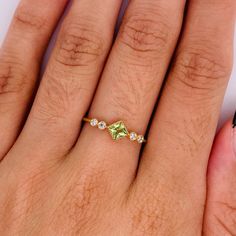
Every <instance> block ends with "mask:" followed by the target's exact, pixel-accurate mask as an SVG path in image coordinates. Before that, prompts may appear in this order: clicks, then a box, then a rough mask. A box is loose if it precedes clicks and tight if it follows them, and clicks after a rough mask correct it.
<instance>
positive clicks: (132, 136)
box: [129, 132, 138, 141]
mask: <svg viewBox="0 0 236 236" xmlns="http://www.w3.org/2000/svg"><path fill="white" fill-rule="evenodd" d="M137 136H138V135H137V134H136V133H135V132H131V133H130V134H129V138H130V140H131V141H135V140H136V139H137Z"/></svg>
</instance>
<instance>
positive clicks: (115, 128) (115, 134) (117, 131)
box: [108, 121, 129, 140]
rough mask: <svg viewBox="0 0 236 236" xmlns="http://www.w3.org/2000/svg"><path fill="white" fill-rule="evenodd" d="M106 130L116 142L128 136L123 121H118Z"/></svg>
mask: <svg viewBox="0 0 236 236" xmlns="http://www.w3.org/2000/svg"><path fill="white" fill-rule="evenodd" d="M108 130H109V132H110V134H111V136H112V138H113V139H114V140H118V139H121V138H124V137H126V136H128V134H129V132H128V130H127V128H126V127H125V124H124V123H123V121H118V122H116V123H114V124H111V125H109V126H108Z"/></svg>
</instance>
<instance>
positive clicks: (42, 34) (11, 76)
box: [0, 0, 67, 159]
mask: <svg viewBox="0 0 236 236" xmlns="http://www.w3.org/2000/svg"><path fill="white" fill-rule="evenodd" d="M66 2H67V1H66V0H60V1H55V0H53V1H46V0H42V1H33V2H32V1H30V0H22V1H21V2H20V4H19V7H18V8H17V10H16V13H15V15H14V18H13V21H12V23H11V26H10V29H9V32H8V34H7V37H6V39H5V41H4V43H3V45H2V48H1V51H0V130H1V132H0V140H1V147H0V159H1V158H2V157H3V156H4V154H5V153H6V152H7V151H8V150H9V148H10V147H11V146H12V144H13V143H14V141H15V139H16V137H17V135H18V133H19V130H20V128H21V125H22V122H23V121H24V118H25V113H26V111H27V108H28V105H29V103H30V99H31V97H32V93H33V91H34V87H35V82H36V79H37V76H38V71H39V66H40V60H41V58H42V55H43V53H44V50H45V48H46V46H47V43H48V41H49V39H50V35H51V33H52V30H53V28H54V27H55V25H56V23H57V21H58V19H59V17H60V15H61V14H62V12H63V9H64V7H65V4H66Z"/></svg>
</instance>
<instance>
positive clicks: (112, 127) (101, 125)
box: [83, 117, 146, 144]
mask: <svg viewBox="0 0 236 236" xmlns="http://www.w3.org/2000/svg"><path fill="white" fill-rule="evenodd" d="M83 121H85V122H88V123H89V124H90V125H91V126H92V127H97V128H98V129H100V130H108V131H109V133H110V135H111V137H112V139H113V140H119V139H122V138H126V137H128V138H129V139H130V140H131V141H137V142H138V143H140V144H142V143H145V142H146V140H145V139H144V136H143V135H139V134H137V133H135V132H133V131H132V132H129V131H128V129H127V128H126V126H125V124H124V122H123V121H117V122H115V123H113V124H107V123H106V122H105V121H99V120H98V119H95V118H92V119H90V118H87V117H85V118H83Z"/></svg>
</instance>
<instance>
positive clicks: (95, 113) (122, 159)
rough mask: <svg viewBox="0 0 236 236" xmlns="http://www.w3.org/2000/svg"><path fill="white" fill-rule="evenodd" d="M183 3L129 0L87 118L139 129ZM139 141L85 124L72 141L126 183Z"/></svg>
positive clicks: (149, 108) (147, 113) (154, 94)
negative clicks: (113, 136)
mask: <svg viewBox="0 0 236 236" xmlns="http://www.w3.org/2000/svg"><path fill="white" fill-rule="evenodd" d="M184 5H185V2H184V1H175V0H171V1H151V0H148V1H141V0H134V1H131V3H130V5H129V6H128V9H127V12H126V14H125V18H124V20H123V24H122V26H121V29H120V32H119V34H118V38H117V40H116V42H115V45H114V47H113V49H112V52H111V55H110V57H109V60H108V62H107V65H106V68H105V70H104V73H103V76H102V78H101V81H100V83H99V87H98V90H97V92H96V96H95V98H94V100H93V104H92V106H91V109H90V111H89V117H94V118H98V119H100V120H105V121H106V122H108V123H110V124H111V123H113V122H116V121H119V120H123V121H124V123H125V124H126V126H127V128H128V130H129V131H134V132H137V134H144V133H145V131H146V128H147V125H148V122H149V119H150V116H151V113H152V111H153V107H154V105H155V102H156V99H157V96H158V93H159V90H160V86H161V84H162V81H163V78H164V76H165V73H166V70H167V67H168V64H169V61H170V58H171V56H172V53H173V50H174V48H175V45H176V41H177V39H178V36H179V31H180V27H181V23H182V15H183V10H184ZM167 16H168V17H167ZM140 146H141V145H140V144H138V142H136V141H135V142H131V141H130V140H128V138H127V137H126V138H124V139H123V140H118V141H117V142H114V141H113V140H112V138H111V137H110V135H109V134H102V133H101V132H100V131H99V130H95V129H92V128H91V127H89V126H87V127H85V129H84V130H83V132H82V134H81V137H80V139H79V143H78V147H80V149H81V150H80V151H81V152H83V153H90V152H91V150H93V151H94V152H96V157H97V159H98V160H99V162H100V164H101V165H102V166H106V168H107V166H109V169H110V170H114V171H113V174H114V177H115V176H120V178H119V179H118V181H120V182H121V183H122V182H125V184H126V186H127V184H128V185H129V184H130V181H131V180H132V179H133V177H134V174H135V171H136V168H137V163H138V155H139V151H140ZM108 153H109V154H108ZM121 153H122V155H121ZM85 156H86V155H85ZM111 156H112V159H111V158H110V157H111ZM87 162H94V158H93V159H87V160H86V161H85V163H87ZM87 164H88V163H87ZM87 164H85V165H87ZM111 165H112V166H111ZM120 167H121V168H120ZM101 168H102V167H101ZM117 171H119V173H118V172H117ZM115 178H116V177H115Z"/></svg>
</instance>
